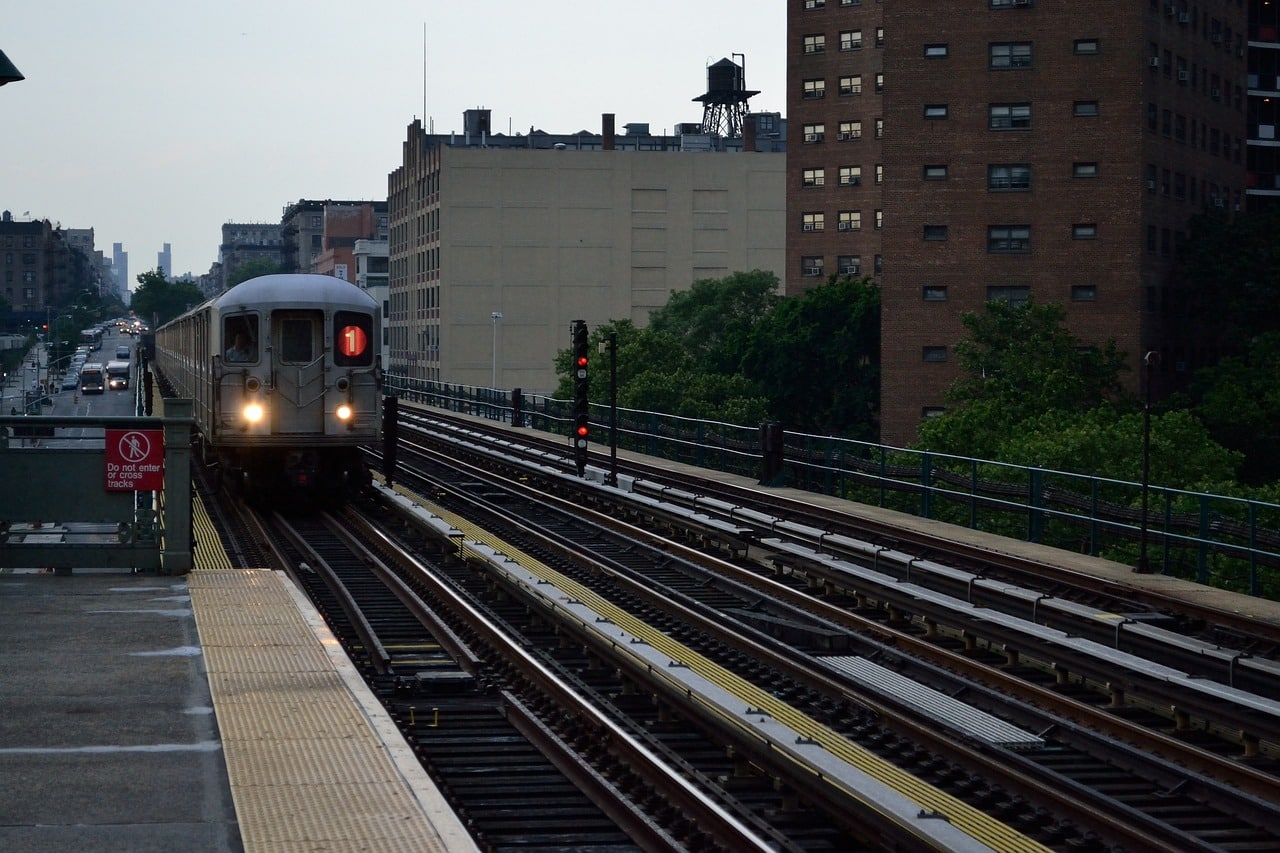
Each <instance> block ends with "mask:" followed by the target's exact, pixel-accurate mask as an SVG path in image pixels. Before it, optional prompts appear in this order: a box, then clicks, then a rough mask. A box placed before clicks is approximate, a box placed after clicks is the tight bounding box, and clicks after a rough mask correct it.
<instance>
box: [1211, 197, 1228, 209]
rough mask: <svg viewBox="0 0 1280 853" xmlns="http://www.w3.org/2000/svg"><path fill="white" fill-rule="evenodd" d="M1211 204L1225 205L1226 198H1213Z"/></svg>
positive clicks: (1216, 205)
mask: <svg viewBox="0 0 1280 853" xmlns="http://www.w3.org/2000/svg"><path fill="white" fill-rule="evenodd" d="M1213 206H1214V207H1226V206H1227V200H1226V199H1225V198H1215V199H1214V200H1213Z"/></svg>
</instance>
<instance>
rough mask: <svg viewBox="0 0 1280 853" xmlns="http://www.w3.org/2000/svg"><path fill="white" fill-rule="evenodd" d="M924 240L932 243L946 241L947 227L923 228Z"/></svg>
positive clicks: (931, 226) (930, 226) (933, 226)
mask: <svg viewBox="0 0 1280 853" xmlns="http://www.w3.org/2000/svg"><path fill="white" fill-rule="evenodd" d="M924 239H926V240H932V241H941V240H945V239H947V226H945V225H926V226H925V227H924Z"/></svg>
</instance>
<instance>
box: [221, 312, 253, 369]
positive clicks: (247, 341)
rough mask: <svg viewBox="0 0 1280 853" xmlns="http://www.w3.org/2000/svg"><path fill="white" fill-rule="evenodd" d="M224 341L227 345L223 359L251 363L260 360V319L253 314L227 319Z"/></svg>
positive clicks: (223, 330)
mask: <svg viewBox="0 0 1280 853" xmlns="http://www.w3.org/2000/svg"><path fill="white" fill-rule="evenodd" d="M222 341H223V343H225V344H226V346H227V348H226V352H224V353H223V359H224V360H226V361H229V362H241V363H246V362H248V363H251V362H255V361H257V360H258V318H257V317H256V316H254V315H252V314H242V315H239V316H235V317H227V318H226V320H225V321H224V322H223V326H222Z"/></svg>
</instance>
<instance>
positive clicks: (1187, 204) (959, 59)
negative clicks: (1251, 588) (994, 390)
mask: <svg viewBox="0 0 1280 853" xmlns="http://www.w3.org/2000/svg"><path fill="white" fill-rule="evenodd" d="M1245 18H1246V12H1245V9H1244V6H1243V3H1241V2H1238V0H1208V2H1201V3H1198V4H1190V5H1177V6H1176V7H1175V8H1174V10H1173V12H1172V13H1171V12H1170V4H1168V3H1166V2H1164V0H1159V2H1155V0H1150V2H1145V3H1144V2H1139V3H1113V2H1083V3H1074V4H1060V3H1053V2H1048V0H1044V1H1043V2H1037V0H970V2H966V3H955V4H950V5H949V6H948V7H947V9H946V14H945V15H941V14H939V9H938V7H937V5H936V4H932V3H924V2H919V0H883V2H871V0H861V2H854V0H791V2H790V5H789V8H788V86H789V92H788V113H789V117H790V128H791V143H792V144H791V146H790V147H791V151H792V157H791V160H790V162H789V164H788V175H787V195H788V204H787V208H788V222H787V225H788V236H787V247H788V258H787V279H786V281H787V291H788V292H789V293H796V292H800V291H802V290H803V289H805V288H806V287H807V286H812V285H813V284H815V283H819V282H822V281H825V277H826V276H827V275H829V274H830V272H832V271H836V272H842V273H843V272H846V271H847V272H849V273H850V274H868V273H870V274H874V275H876V277H877V279H878V281H879V283H880V285H881V293H882V299H883V320H882V340H883V343H882V352H881V358H882V376H883V381H882V386H881V438H882V440H883V441H884V442H886V443H890V444H907V443H910V442H911V441H912V440H913V439H914V436H915V431H916V428H917V426H918V425H919V423H920V421H921V420H922V419H923V418H925V417H929V416H930V415H932V414H935V413H938V412H941V411H944V409H945V399H944V396H945V392H946V389H947V387H948V386H949V385H950V384H951V383H952V382H953V381H954V380H955V379H956V378H957V376H958V375H959V369H958V364H957V363H956V358H955V355H954V346H955V344H956V342H957V341H959V340H962V339H963V337H964V335H965V332H964V327H963V325H962V322H961V320H962V317H963V315H964V314H966V313H971V312H979V311H981V310H983V306H984V303H985V302H987V301H988V300H993V299H1003V300H1009V301H1012V302H1024V301H1026V300H1027V299H1034V300H1035V301H1036V302H1037V303H1046V302H1054V303H1058V304H1060V305H1062V306H1063V307H1064V308H1065V313H1066V316H1067V322H1068V325H1069V327H1070V328H1071V330H1072V331H1073V333H1074V334H1075V335H1076V336H1077V337H1078V338H1080V339H1081V340H1082V341H1083V342H1085V343H1086V344H1097V345H1101V344H1104V343H1106V342H1107V341H1108V340H1115V341H1116V343H1117V345H1118V346H1119V348H1120V350H1121V351H1123V352H1124V353H1126V355H1127V363H1128V365H1129V366H1130V367H1131V368H1132V371H1131V372H1130V373H1129V374H1128V375H1127V377H1126V380H1127V382H1128V384H1129V387H1130V388H1131V389H1132V390H1135V391H1136V390H1138V389H1139V388H1140V387H1141V382H1143V381H1145V380H1146V378H1147V376H1148V374H1147V373H1146V372H1145V371H1143V370H1142V369H1141V367H1140V366H1141V365H1142V363H1143V356H1144V354H1145V353H1147V352H1149V351H1155V352H1159V353H1161V355H1162V358H1161V359H1160V366H1159V367H1158V368H1156V369H1154V370H1153V371H1151V372H1150V374H1149V376H1150V380H1151V382H1152V390H1153V392H1154V393H1156V394H1157V395H1158V394H1160V393H1163V392H1164V391H1166V390H1168V389H1170V388H1172V387H1175V385H1176V384H1177V383H1178V382H1179V381H1182V380H1183V379H1184V378H1185V376H1188V375H1189V373H1190V371H1191V370H1192V369H1194V367H1195V365H1196V363H1197V357H1198V353H1197V349H1196V346H1197V344H1196V341H1195V340H1192V339H1185V337H1184V336H1185V335H1186V329H1187V324H1186V323H1183V322H1177V319H1178V318H1176V317H1173V316H1172V313H1173V312H1175V311H1176V307H1175V306H1176V303H1177V300H1176V298H1175V297H1174V295H1173V293H1172V284H1173V282H1172V279H1171V272H1172V270H1173V265H1174V263H1175V261H1176V258H1177V252H1178V247H1179V246H1180V245H1181V243H1182V241H1183V240H1184V238H1185V236H1186V233H1187V227H1188V222H1189V220H1190V218H1191V217H1192V215H1194V214H1195V213H1196V212H1198V211H1201V210H1206V209H1221V210H1222V211H1224V212H1226V213H1228V214H1229V213H1231V212H1234V211H1237V210H1240V209H1241V208H1242V205H1243V203H1244V200H1245V188H1246V172H1245V157H1244V150H1245V143H1246V120H1245V104H1244V81H1245V44H1244V37H1245V33H1246V24H1245ZM832 131H834V133H832ZM854 169H856V170H857V172H854V171H851V170H854ZM832 175H834V176H835V181H834V186H831V185H830V184H831V183H832V182H831V181H829V180H828V178H829V177H830V176H832ZM849 177H858V178H860V179H861V180H859V181H858V182H856V183H851V182H850V181H849V180H846V179H847V178H849ZM868 177H869V180H868ZM815 178H817V179H819V180H818V181H816V182H815ZM833 222H834V224H835V227H834V228H832V227H831V223H833ZM868 256H870V257H871V258H872V264H871V266H870V268H868V267H867V264H866V259H867V257H868Z"/></svg>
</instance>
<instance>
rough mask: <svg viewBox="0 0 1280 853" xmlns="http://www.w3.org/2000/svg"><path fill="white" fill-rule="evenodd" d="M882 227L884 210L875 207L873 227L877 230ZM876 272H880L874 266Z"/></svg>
mask: <svg viewBox="0 0 1280 853" xmlns="http://www.w3.org/2000/svg"><path fill="white" fill-rule="evenodd" d="M883 227H884V211H883V210H880V209H879V208H877V209H876V224H875V229H876V230H877V231H879V230H880V229H881V228H883ZM876 257H877V258H878V257H880V256H879V255H876ZM876 272H880V269H879V267H877V268H876Z"/></svg>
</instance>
